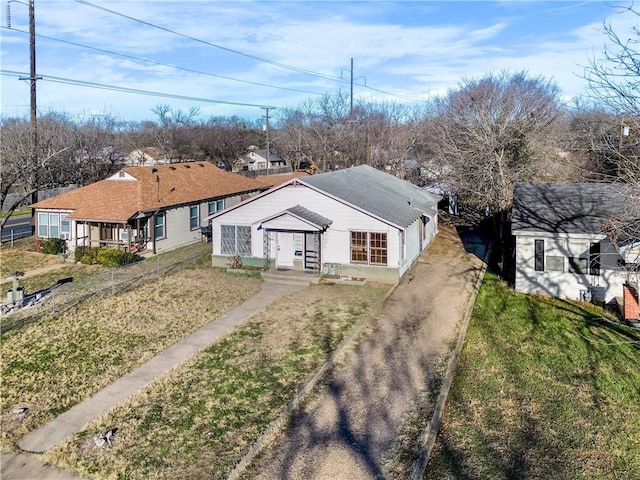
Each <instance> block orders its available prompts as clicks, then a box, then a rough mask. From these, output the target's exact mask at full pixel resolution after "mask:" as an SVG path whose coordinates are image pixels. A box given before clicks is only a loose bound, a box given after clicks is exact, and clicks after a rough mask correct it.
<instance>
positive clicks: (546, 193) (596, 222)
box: [512, 183, 640, 303]
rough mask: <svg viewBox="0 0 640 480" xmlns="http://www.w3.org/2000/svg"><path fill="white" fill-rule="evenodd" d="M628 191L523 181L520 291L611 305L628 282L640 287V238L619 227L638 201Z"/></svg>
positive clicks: (517, 214) (517, 230) (516, 214)
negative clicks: (629, 208)
mask: <svg viewBox="0 0 640 480" xmlns="http://www.w3.org/2000/svg"><path fill="white" fill-rule="evenodd" d="M626 192H627V191H626V190H625V189H624V188H622V187H621V186H619V185H614V184H603V183H587V184H575V183H570V184H567V183H564V184H550V183H517V184H516V185H515V186H514V192H513V215H512V219H513V225H512V233H513V235H514V237H515V238H514V240H515V288H516V290H517V291H519V292H524V293H536V292H539V293H544V294H548V295H551V296H553V297H559V298H571V299H583V300H589V299H597V300H600V301H603V302H607V303H608V302H610V301H612V300H613V299H614V298H616V297H622V296H623V285H624V284H626V283H635V284H637V278H638V270H639V268H638V267H640V238H637V237H635V238H634V236H633V235H629V234H625V233H624V232H619V231H618V230H617V229H616V228H615V220H616V219H620V218H622V216H623V215H625V214H626V212H628V209H627V207H628V205H629V202H630V201H633V200H632V199H630V198H629V197H628V195H627V193H626ZM635 201H637V200H635Z"/></svg>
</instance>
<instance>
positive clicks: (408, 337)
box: [246, 226, 484, 480]
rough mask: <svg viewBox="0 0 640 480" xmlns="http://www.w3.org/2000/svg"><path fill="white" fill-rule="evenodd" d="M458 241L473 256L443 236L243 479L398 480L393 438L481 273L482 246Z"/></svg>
mask: <svg viewBox="0 0 640 480" xmlns="http://www.w3.org/2000/svg"><path fill="white" fill-rule="evenodd" d="M463 239H464V240H465V244H466V246H467V250H469V252H468V251H466V250H465V246H464V245H463V242H462V241H461V239H460V236H459V235H458V234H457V233H456V230H455V229H453V228H452V227H444V226H443V227H442V228H441V231H440V233H439V235H438V237H437V238H436V240H435V242H434V243H433V244H432V245H431V246H430V247H429V249H428V250H427V252H425V253H423V255H422V256H421V258H420V259H419V261H418V263H417V264H416V265H415V266H414V268H413V269H412V270H411V271H410V272H409V273H408V274H407V275H405V277H404V278H403V280H402V282H401V283H400V285H399V286H398V288H397V289H396V290H395V291H394V293H393V294H392V295H391V296H390V297H389V299H388V300H387V302H386V304H385V307H384V309H383V311H382V313H381V314H380V315H379V316H378V318H377V319H376V320H375V321H374V322H373V323H372V325H371V327H370V329H369V331H368V332H366V334H365V335H363V336H362V337H361V339H360V340H359V342H358V344H357V345H356V346H355V347H354V348H353V350H352V351H351V352H350V353H348V354H347V356H346V357H345V359H344V360H343V362H342V364H341V365H339V366H338V367H336V369H335V370H334V371H333V373H332V374H331V376H330V378H328V379H327V381H326V382H325V384H324V386H323V387H322V389H321V391H319V392H318V393H316V394H314V395H313V398H312V399H311V400H309V402H308V403H307V405H306V406H305V408H304V409H303V410H301V411H300V412H298V413H297V414H295V415H294V417H293V418H292V420H291V423H290V425H289V427H288V429H287V430H286V431H285V432H283V434H282V435H281V436H280V439H279V440H278V441H276V442H275V443H274V444H273V445H272V446H270V448H268V449H266V450H265V452H264V453H263V455H262V456H261V458H260V459H259V460H257V461H256V462H255V464H254V465H253V466H252V467H250V470H249V472H247V475H248V477H246V478H249V477H250V478H260V479H268V480H272V479H305V480H311V479H331V480H338V479H373V478H393V477H400V478H404V476H405V475H406V472H402V471H398V470H397V469H396V468H395V465H394V464H393V462H390V461H389V458H390V456H391V455H392V453H393V450H394V446H395V444H396V438H397V436H398V432H399V429H400V428H401V427H402V422H403V420H404V419H405V418H406V416H407V414H408V413H409V412H410V411H411V410H412V409H413V408H415V406H416V404H417V403H418V401H419V400H420V399H421V398H422V399H424V398H425V397H424V395H422V394H423V393H424V392H427V391H428V390H429V384H430V382H433V381H434V378H435V377H436V376H437V367H438V365H441V363H442V359H443V358H444V357H445V356H446V355H447V354H448V353H449V352H450V351H451V349H452V348H453V346H454V344H455V340H456V338H457V333H458V327H459V325H460V323H461V320H462V318H463V316H464V314H465V312H466V310H467V308H468V302H469V298H470V296H471V294H472V292H473V287H474V282H475V280H476V278H477V276H478V273H479V271H480V269H481V266H482V261H481V260H480V259H479V258H478V257H482V256H483V255H484V250H483V246H482V244H481V243H478V242H477V241H475V242H474V239H473V237H471V236H466V237H465V236H464V235H463ZM473 250H475V251H476V254H477V255H476V254H474V253H472V251H473ZM436 394H437V392H436ZM430 401H433V402H435V397H434V398H432V399H431V400H430Z"/></svg>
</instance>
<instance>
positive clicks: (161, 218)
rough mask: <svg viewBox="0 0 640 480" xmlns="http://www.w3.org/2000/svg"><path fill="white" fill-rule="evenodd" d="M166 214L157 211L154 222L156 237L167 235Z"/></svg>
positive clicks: (154, 234)
mask: <svg viewBox="0 0 640 480" xmlns="http://www.w3.org/2000/svg"><path fill="white" fill-rule="evenodd" d="M164 222H165V214H164V212H163V213H157V214H156V217H155V221H154V224H153V236H154V238H155V239H160V238H164V237H165V236H166V232H165V228H164V226H165V225H164Z"/></svg>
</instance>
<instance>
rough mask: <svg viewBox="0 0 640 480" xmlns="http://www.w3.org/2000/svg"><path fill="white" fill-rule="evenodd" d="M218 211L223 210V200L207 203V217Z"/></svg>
mask: <svg viewBox="0 0 640 480" xmlns="http://www.w3.org/2000/svg"><path fill="white" fill-rule="evenodd" d="M220 210H224V200H214V201H213V202H209V215H213V214H214V213H217V212H219V211H220Z"/></svg>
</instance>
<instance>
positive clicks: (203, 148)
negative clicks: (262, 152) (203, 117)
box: [192, 117, 261, 170]
mask: <svg viewBox="0 0 640 480" xmlns="http://www.w3.org/2000/svg"><path fill="white" fill-rule="evenodd" d="M260 138H261V132H260V131H259V130H258V129H256V128H253V127H252V126H251V125H250V124H248V123H247V122H245V121H243V120H242V119H240V118H238V117H216V118H211V119H209V120H208V121H207V122H206V123H201V124H199V125H196V126H194V127H192V145H193V146H194V147H197V149H198V150H199V151H200V153H201V155H202V156H203V158H205V159H208V160H211V161H212V162H214V163H216V164H217V165H224V167H225V169H227V170H231V169H232V167H233V164H234V163H235V162H236V161H237V160H238V158H239V157H240V156H241V155H242V154H243V153H245V152H246V151H247V149H248V148H249V146H250V145H255V144H256V143H259V142H260Z"/></svg>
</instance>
